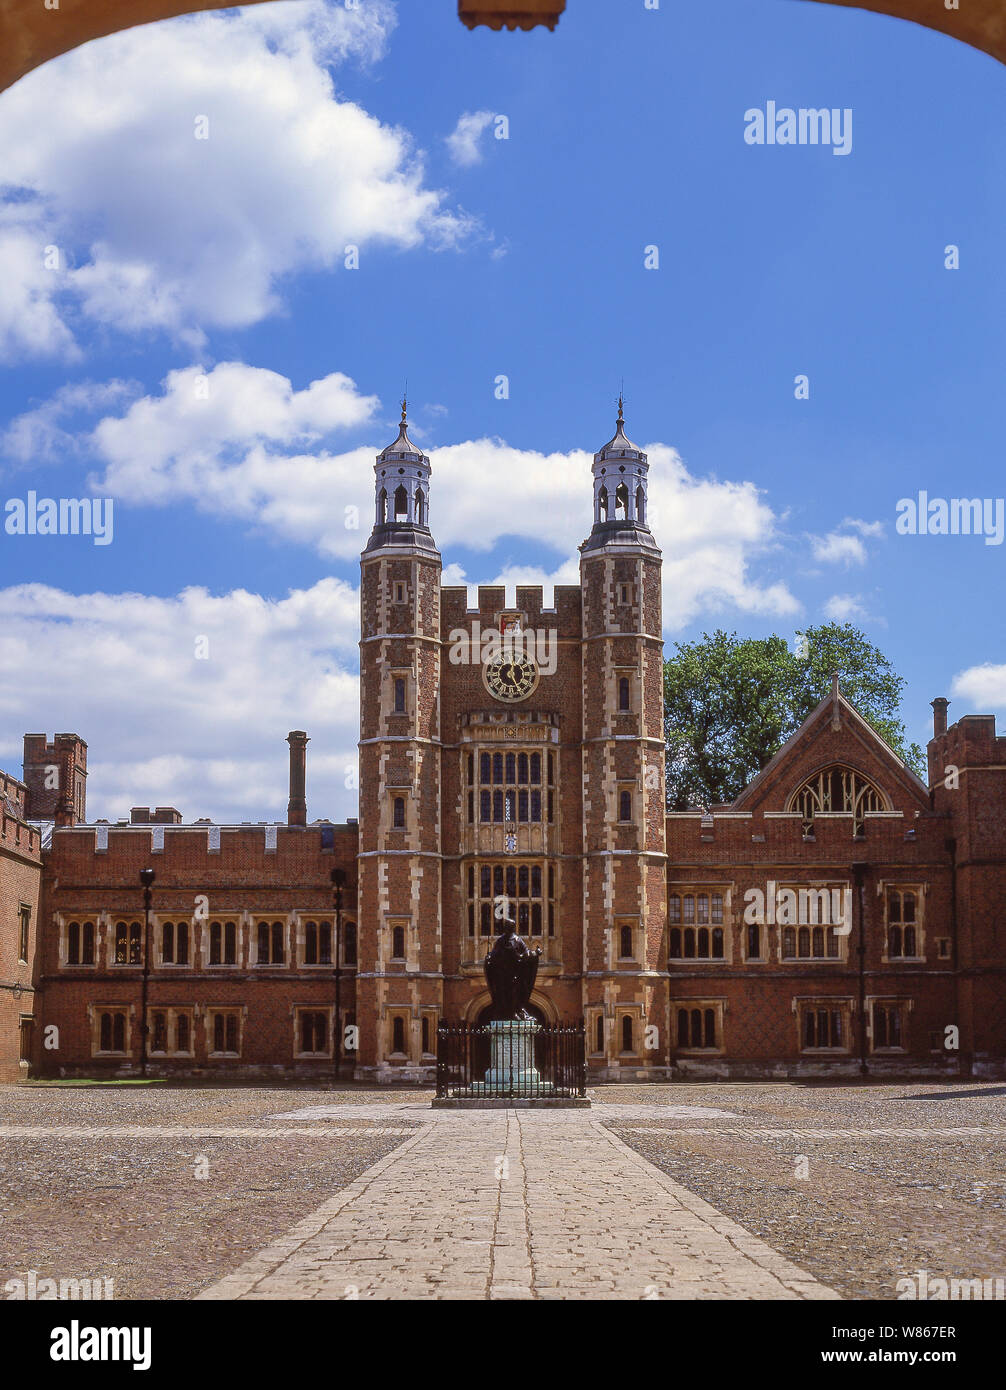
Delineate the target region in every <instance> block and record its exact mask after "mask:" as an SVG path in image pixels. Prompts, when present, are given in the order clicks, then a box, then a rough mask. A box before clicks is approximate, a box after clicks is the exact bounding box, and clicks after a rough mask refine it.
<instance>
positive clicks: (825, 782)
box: [786, 763, 890, 836]
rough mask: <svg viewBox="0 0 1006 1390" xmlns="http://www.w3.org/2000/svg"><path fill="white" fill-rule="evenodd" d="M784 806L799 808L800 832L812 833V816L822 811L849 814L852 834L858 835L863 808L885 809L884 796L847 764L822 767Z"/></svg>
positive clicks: (859, 833)
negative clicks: (801, 824) (851, 821)
mask: <svg viewBox="0 0 1006 1390" xmlns="http://www.w3.org/2000/svg"><path fill="white" fill-rule="evenodd" d="M786 809H787V810H788V811H799V812H800V814H801V816H802V817H803V833H804V834H805V835H810V834H813V830H814V817H815V816H816V815H820V814H822V813H826V812H832V813H834V812H842V813H845V814H847V815H848V814H851V815H852V817H853V832H852V833H853V835H854V836H858V835H862V834H863V831H864V829H865V821H864V816H865V814H866V812H867V811H886V810H889V809H890V807H889V805H888V803H887V798H886V797H885V796H884V794H883V792H881V791H880V790H879V789H878V788H877V787H875V786H874V785H873V783H872V782H870V781H868V780H867V779H866V778H865V777H863V776H862V775H861V774H860V773H858V772H856V771H855V770H854V769H853V768H851V767H842V766H840V765H839V764H837V763H836V764H835V765H833V766H832V767H826V768H822V770H821V771H820V772H815V774H814V776H813V777H811V778H810V779H809V780H808V781H806V782H805V783H804V784H803V786H802V787H800V788H799V790H798V791H796V792H794V793H793V795H792V796H791V797H790V799H789V804H788V805H787V807H786Z"/></svg>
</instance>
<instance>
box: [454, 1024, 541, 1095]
mask: <svg viewBox="0 0 1006 1390" xmlns="http://www.w3.org/2000/svg"><path fill="white" fill-rule="evenodd" d="M539 1027H540V1025H539V1024H538V1023H536V1022H535V1020H534V1019H533V1018H511V1019H494V1020H493V1022H492V1023H490V1024H489V1025H488V1028H489V1038H490V1046H491V1048H492V1058H491V1061H490V1064H489V1070H488V1071H487V1072H486V1074H485V1077H484V1079H483V1080H482V1081H480V1082H478V1083H477V1084H476V1085H474V1086H473V1087H472V1090H473V1091H475V1092H477V1093H478V1094H481V1095H499V1094H501V1093H502V1094H503V1095H507V1094H509V1093H510V1092H513V1091H516V1092H517V1093H518V1094H520V1095H524V1096H547V1095H551V1093H552V1091H553V1089H554V1088H553V1086H552V1084H551V1082H549V1081H542V1079H541V1077H540V1076H539V1074H538V1071H537V1069H536V1068H535V1065H534V1039H535V1034H536V1033H537V1032H538V1031H539Z"/></svg>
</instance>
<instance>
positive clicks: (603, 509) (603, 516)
mask: <svg viewBox="0 0 1006 1390" xmlns="http://www.w3.org/2000/svg"><path fill="white" fill-rule="evenodd" d="M597 519H598V521H607V520H608V489H607V488H606V487H605V486H604V484H603V483H602V484H601V490H600V492H599V493H598V494H597Z"/></svg>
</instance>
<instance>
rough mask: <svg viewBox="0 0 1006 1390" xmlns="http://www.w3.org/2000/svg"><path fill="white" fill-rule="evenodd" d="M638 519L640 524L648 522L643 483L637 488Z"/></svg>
mask: <svg viewBox="0 0 1006 1390" xmlns="http://www.w3.org/2000/svg"><path fill="white" fill-rule="evenodd" d="M636 520H637V521H638V522H639V524H640V526H642V525H645V522H646V493H645V492H644V491H643V485H642V483H640V484H639V486H638V487H637V488H636Z"/></svg>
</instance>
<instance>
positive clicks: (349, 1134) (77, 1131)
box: [0, 1125, 416, 1139]
mask: <svg viewBox="0 0 1006 1390" xmlns="http://www.w3.org/2000/svg"><path fill="white" fill-rule="evenodd" d="M415 1132H416V1127H415V1125H409V1126H408V1128H406V1129H402V1128H397V1129H396V1128H394V1127H391V1126H378V1125H368V1126H366V1127H364V1126H361V1125H342V1126H340V1127H339V1128H338V1129H319V1127H318V1126H317V1125H311V1126H307V1125H300V1126H296V1125H294V1126H286V1127H285V1128H279V1127H278V1126H275V1127H274V1126H273V1125H269V1126H268V1127H267V1126H265V1125H255V1126H249V1125H0V1139H286V1138H289V1137H290V1136H291V1135H294V1136H297V1137H299V1136H305V1137H307V1138H310V1139H367V1138H369V1137H370V1135H372V1134H402V1135H404V1134H415Z"/></svg>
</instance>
